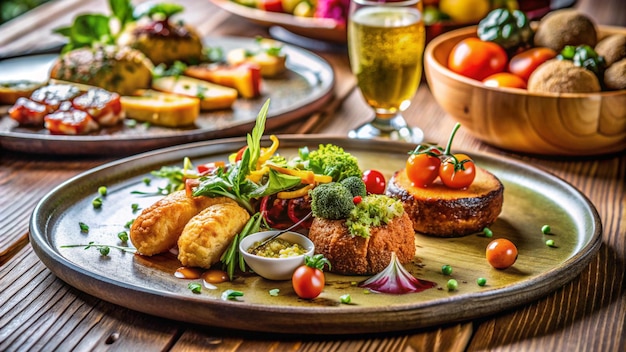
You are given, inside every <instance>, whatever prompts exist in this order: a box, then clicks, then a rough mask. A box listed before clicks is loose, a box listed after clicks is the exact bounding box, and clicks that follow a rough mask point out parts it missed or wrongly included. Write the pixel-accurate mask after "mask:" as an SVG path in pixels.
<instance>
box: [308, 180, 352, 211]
mask: <svg viewBox="0 0 626 352" xmlns="http://www.w3.org/2000/svg"><path fill="white" fill-rule="evenodd" d="M309 194H310V196H311V211H312V212H313V215H314V216H315V217H319V218H324V219H331V220H337V219H345V218H346V217H348V215H349V214H350V211H352V209H354V202H353V201H352V198H353V197H352V193H350V191H349V190H348V189H347V188H346V187H344V186H343V185H342V184H340V183H337V182H330V183H323V184H321V185H319V186H317V187H315V188H313V189H312V190H311V192H310V193H309Z"/></svg>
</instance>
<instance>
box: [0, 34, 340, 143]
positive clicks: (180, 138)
mask: <svg viewBox="0 0 626 352" xmlns="http://www.w3.org/2000/svg"><path fill="white" fill-rule="evenodd" d="M215 40H217V41H218V43H231V42H233V41H234V42H241V43H242V45H251V43H253V42H254V40H255V39H254V38H244V37H206V38H204V41H205V42H206V43H207V44H208V45H211V43H212V41H215ZM213 45H215V44H213ZM283 50H285V52H286V53H287V54H288V55H291V56H292V58H291V59H289V58H288V60H287V67H288V69H290V70H292V71H294V72H296V73H298V74H300V75H317V76H318V77H327V78H328V79H325V80H324V81H321V83H320V85H319V87H316V90H315V92H313V94H311V95H309V96H307V97H306V98H302V99H301V101H298V102H292V103H290V107H284V108H281V109H278V110H277V109H272V106H271V104H270V110H269V113H268V120H267V127H268V128H277V127H280V126H282V125H284V124H287V123H289V122H292V121H295V120H297V119H299V118H301V117H303V116H306V115H308V114H311V113H313V112H315V111H316V110H318V109H319V108H320V107H322V106H323V105H324V104H325V103H326V102H327V101H328V100H329V99H330V98H331V97H332V94H333V89H334V86H335V74H334V71H333V69H332V67H331V66H330V64H329V63H328V62H327V61H326V60H325V59H323V58H322V57H320V56H318V55H317V54H314V53H313V52H311V51H308V50H306V49H303V48H299V47H296V46H294V45H290V44H286V43H285V44H284V49H283ZM49 55H50V56H54V55H55V54H49ZM294 56H295V57H297V58H300V59H304V60H307V62H309V63H313V64H314V65H315V66H316V67H319V68H320V73H319V74H318V72H317V71H313V70H311V69H309V67H307V66H305V65H302V64H301V63H300V62H295V59H294V58H293V57H294ZM12 60H15V59H12ZM310 86H311V87H312V85H310ZM257 99H260V98H257ZM207 114H210V112H207ZM0 118H8V117H7V116H0ZM255 120H256V113H255V114H254V116H252V115H251V116H250V118H249V119H248V120H246V121H241V122H239V123H233V124H229V125H228V126H226V127H225V128H223V129H207V128H198V129H193V130H181V131H179V133H171V134H166V135H161V134H159V135H150V134H149V133H147V134H145V135H117V136H116V135H115V133H114V132H113V133H112V134H107V135H87V136H60V135H50V134H39V133H25V132H14V131H3V130H0V146H1V147H2V148H6V149H7V150H13V151H20V152H27V153H39V154H57V155H130V154H135V153H139V152H145V151H148V150H154V149H158V148H164V147H169V146H172V145H176V144H184V143H191V142H196V141H203V140H208V139H215V138H224V137H233V136H237V135H243V134H244V133H239V132H238V131H247V130H250V129H251V128H252V126H254V121H255Z"/></svg>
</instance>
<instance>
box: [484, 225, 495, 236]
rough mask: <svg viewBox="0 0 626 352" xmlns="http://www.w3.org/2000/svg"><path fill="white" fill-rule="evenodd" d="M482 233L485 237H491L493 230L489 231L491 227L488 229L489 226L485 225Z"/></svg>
mask: <svg viewBox="0 0 626 352" xmlns="http://www.w3.org/2000/svg"><path fill="white" fill-rule="evenodd" d="M483 234H484V235H485V237H487V238H491V237H493V231H491V229H490V228H488V227H485V228H484V229H483Z"/></svg>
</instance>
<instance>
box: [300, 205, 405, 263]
mask: <svg viewBox="0 0 626 352" xmlns="http://www.w3.org/2000/svg"><path fill="white" fill-rule="evenodd" d="M309 239H311V241H313V243H314V244H315V253H321V254H323V255H324V256H325V257H326V258H327V259H328V260H329V261H330V263H331V270H330V271H332V272H334V273H339V274H347V275H367V274H376V273H379V272H381V271H382V270H383V269H385V268H386V267H387V265H389V262H390V261H391V252H395V253H396V256H397V257H398V260H399V261H400V263H402V264H406V263H408V262H410V261H411V260H412V259H413V258H414V257H415V232H414V231H413V224H412V223H411V219H409V216H408V215H407V214H406V213H402V215H401V216H397V217H395V218H393V219H392V220H391V221H390V222H389V223H388V224H387V225H384V226H373V227H371V228H370V237H369V238H364V237H359V236H352V235H350V233H349V231H348V228H347V227H346V225H345V220H329V219H323V218H314V219H313V224H312V225H311V229H310V230H309Z"/></svg>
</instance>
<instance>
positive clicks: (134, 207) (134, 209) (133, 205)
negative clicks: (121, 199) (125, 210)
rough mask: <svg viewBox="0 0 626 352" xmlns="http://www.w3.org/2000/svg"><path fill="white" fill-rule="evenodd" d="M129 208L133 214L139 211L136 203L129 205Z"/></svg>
mask: <svg viewBox="0 0 626 352" xmlns="http://www.w3.org/2000/svg"><path fill="white" fill-rule="evenodd" d="M130 207H131V208H132V209H133V213H134V212H136V211H137V210H139V204H137V203H133V204H131V205H130Z"/></svg>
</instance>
